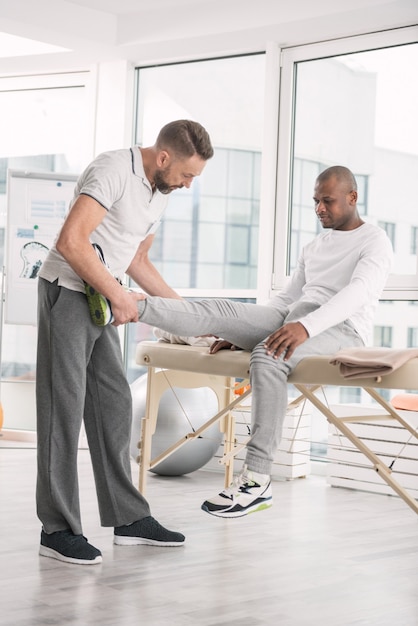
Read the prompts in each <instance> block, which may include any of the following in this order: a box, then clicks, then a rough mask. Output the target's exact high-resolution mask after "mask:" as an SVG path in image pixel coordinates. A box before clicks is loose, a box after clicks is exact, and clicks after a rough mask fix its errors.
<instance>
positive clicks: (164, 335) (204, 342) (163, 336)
mask: <svg viewBox="0 0 418 626" xmlns="http://www.w3.org/2000/svg"><path fill="white" fill-rule="evenodd" d="M154 335H155V336H156V337H157V339H159V340H160V341H165V343H178V344H181V345H183V346H184V345H186V346H207V347H208V348H209V347H210V346H211V345H212V344H213V342H214V341H216V337H212V336H210V337H183V336H180V335H173V334H172V333H168V332H166V331H165V330H161V328H154Z"/></svg>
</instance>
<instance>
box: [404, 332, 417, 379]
mask: <svg viewBox="0 0 418 626" xmlns="http://www.w3.org/2000/svg"><path fill="white" fill-rule="evenodd" d="M406 346H407V348H418V327H417V326H414V327H413V328H408V338H407V343H406ZM417 386H418V383H417Z"/></svg>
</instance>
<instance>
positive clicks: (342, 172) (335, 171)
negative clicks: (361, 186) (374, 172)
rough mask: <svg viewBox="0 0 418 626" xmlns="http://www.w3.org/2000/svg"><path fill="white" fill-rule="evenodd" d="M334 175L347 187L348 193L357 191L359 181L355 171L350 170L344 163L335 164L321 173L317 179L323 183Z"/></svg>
mask: <svg viewBox="0 0 418 626" xmlns="http://www.w3.org/2000/svg"><path fill="white" fill-rule="evenodd" d="M332 177H335V178H336V179H337V180H338V182H339V183H342V184H343V185H344V186H345V187H346V189H347V193H350V191H357V181H356V179H355V177H354V174H353V172H352V171H351V170H349V169H348V167H344V165H333V166H332V167H328V168H327V169H326V170H324V171H323V172H321V173H320V174H319V176H318V178H317V179H316V180H317V181H318V183H323V182H324V181H326V180H329V179H330V178H332Z"/></svg>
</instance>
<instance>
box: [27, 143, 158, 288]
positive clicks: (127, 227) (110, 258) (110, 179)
mask: <svg viewBox="0 0 418 626" xmlns="http://www.w3.org/2000/svg"><path fill="white" fill-rule="evenodd" d="M80 194H85V195H87V196H91V197H92V198H94V199H95V200H97V202H99V203H100V204H101V205H102V206H103V207H104V208H105V209H106V211H107V213H106V215H105V217H104V219H103V220H102V222H101V223H100V224H99V226H98V227H97V228H96V229H95V230H94V231H93V232H92V234H91V237H90V240H91V242H92V243H98V244H99V245H100V246H101V248H102V250H103V253H104V256H105V259H106V262H107V264H108V266H109V268H110V270H111V272H112V274H113V275H114V276H117V277H119V278H121V279H122V278H123V276H124V274H125V272H126V270H127V268H128V267H129V265H130V264H131V261H132V259H133V257H134V255H135V253H136V251H137V249H138V246H139V244H140V243H141V241H143V240H144V239H145V238H146V237H147V235H149V234H151V233H154V232H155V231H156V229H157V228H158V225H159V223H160V220H161V216H162V214H163V212H164V209H165V208H166V206H167V202H168V198H167V196H165V195H164V194H161V193H160V192H159V191H156V192H154V193H153V192H152V189H151V185H150V183H149V181H148V179H147V177H146V176H145V172H144V166H143V163H142V155H141V151H140V150H139V148H138V147H137V146H135V147H133V148H130V149H122V150H113V151H111V152H104V153H103V154H100V155H99V156H98V157H97V158H96V159H95V160H94V161H93V162H92V163H91V164H90V165H89V166H88V167H87V168H86V170H85V171H84V172H83V173H82V174H81V176H80V178H79V179H78V181H77V184H76V187H75V190H74V198H73V200H72V202H71V205H70V206H72V205H73V204H74V202H75V201H76V199H77V198H78V196H79V195H80ZM39 276H41V277H42V278H45V279H46V280H49V281H50V282H53V281H54V280H56V279H58V284H59V285H61V286H63V287H67V288H68V289H72V290H74V291H83V292H84V284H83V281H82V280H81V278H80V277H79V276H78V275H77V274H76V273H75V272H74V270H73V269H72V268H71V267H70V266H69V264H68V263H67V261H66V260H65V259H64V258H63V256H62V255H61V254H60V253H59V252H58V251H57V249H56V247H55V244H54V245H53V247H52V248H51V250H50V251H49V254H48V256H47V258H46V260H45V261H44V263H43V264H42V267H41V270H40V272H39Z"/></svg>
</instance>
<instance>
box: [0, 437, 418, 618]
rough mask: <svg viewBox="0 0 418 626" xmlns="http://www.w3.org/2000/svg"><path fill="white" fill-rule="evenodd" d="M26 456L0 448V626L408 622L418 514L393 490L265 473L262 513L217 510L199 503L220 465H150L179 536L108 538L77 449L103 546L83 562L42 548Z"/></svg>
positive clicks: (163, 516) (214, 483)
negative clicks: (234, 514)
mask: <svg viewBox="0 0 418 626" xmlns="http://www.w3.org/2000/svg"><path fill="white" fill-rule="evenodd" d="M35 456H36V452H35V450H34V449H33V448H32V449H31V448H21V449H16V448H12V447H4V448H3V447H2V448H0V507H1V508H0V528H1V534H0V563H1V569H0V624H1V625H2V626H3V625H7V626H34V625H39V626H47V625H48V626H55V625H56V626H58V625H59V626H63V625H69V624H76V625H80V626H87V625H96V624H97V625H100V626H134V625H135V626H137V625H138V624H141V625H144V626H165V625H167V626H238V625H239V626H259V625H270V624H271V625H274V626H318V625H322V624H323V625H324V626H363V625H364V626H365V625H368V626H370V625H372V626H415V625H417V624H418V517H417V516H416V515H415V514H414V513H413V512H412V511H411V510H410V509H409V508H408V507H407V506H406V505H405V503H404V502H403V501H401V500H400V499H399V498H397V497H391V496H382V495H376V494H367V493H362V492H355V491H351V490H344V489H339V488H335V487H330V486H327V485H326V482H325V479H324V478H322V477H318V476H310V477H309V478H306V479H298V480H295V481H293V482H275V483H274V506H273V507H272V508H271V509H270V510H267V511H264V512H261V513H256V514H255V515H250V516H248V517H245V518H241V519H236V520H222V519H217V518H215V517H212V516H210V515H207V514H206V513H204V512H203V511H201V510H200V504H201V502H202V501H203V500H204V499H205V497H206V496H210V495H212V494H213V493H215V492H217V491H218V490H219V489H220V487H221V486H222V481H223V478H222V475H220V474H217V473H215V472H208V471H203V470H199V471H197V472H195V473H193V474H190V475H188V476H184V477H178V478H163V477H159V476H155V475H153V474H151V475H150V479H149V482H148V499H149V501H150V503H151V506H152V511H153V514H154V516H155V517H156V518H157V519H158V520H159V521H160V522H162V523H164V524H166V525H167V526H169V527H170V528H172V529H176V530H180V531H182V532H184V533H185V535H186V538H187V539H186V545H185V546H184V547H182V548H155V547H149V546H137V547H121V546H113V544H112V530H111V529H106V528H101V527H100V525H99V521H98V513H97V505H96V499H95V491H94V485H93V478H92V472H91V467H90V461H89V455H88V452H87V451H86V450H82V451H80V476H81V481H82V507H83V520H84V534H85V535H86V536H87V537H88V538H89V540H90V541H91V542H92V543H93V544H95V545H96V546H97V547H99V548H100V549H101V550H102V552H103V563H102V564H100V565H96V566H88V567H83V566H79V565H67V564H63V563H60V562H58V561H55V560H53V559H49V558H45V557H39V556H38V544H39V533H40V525H39V522H38V520H37V518H36V516H35V511H34V486H35V471H36V467H35V460H36V459H35ZM136 470H137V468H136V466H134V465H133V471H134V474H136V473H137V472H136Z"/></svg>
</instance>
